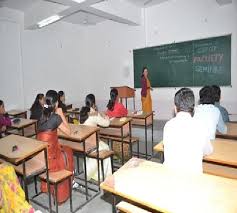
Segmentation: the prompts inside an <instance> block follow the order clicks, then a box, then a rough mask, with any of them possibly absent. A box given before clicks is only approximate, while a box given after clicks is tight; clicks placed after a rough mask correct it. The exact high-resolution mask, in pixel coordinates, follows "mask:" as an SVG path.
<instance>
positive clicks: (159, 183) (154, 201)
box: [101, 158, 237, 213]
mask: <svg viewBox="0 0 237 213" xmlns="http://www.w3.org/2000/svg"><path fill="white" fill-rule="evenodd" d="M101 188H102V189H103V190H105V191H107V192H109V193H111V194H112V195H113V212H115V204H116V197H120V198H122V199H123V200H125V201H127V202H130V203H132V204H134V205H136V206H138V207H141V208H143V209H146V210H147V211H149V212H153V213H154V212H173V213H179V212H183V213H189V212H192V213H195V212H208V213H235V212H237V202H236V201H235V199H234V198H235V196H237V181H236V180H232V179H228V178H223V177H217V176H213V175H207V174H200V175H192V174H189V173H183V172H182V173H181V172H180V173H178V172H177V171H173V170H169V169H168V168H166V167H165V166H164V165H162V164H159V163H155V162H151V161H147V160H144V159H138V158H132V159H131V160H129V161H128V162H127V163H126V164H125V165H124V166H123V167H121V168H120V169H119V170H117V171H116V172H115V173H114V174H113V175H111V176H109V177H107V178H106V180H105V181H104V182H103V183H102V184H101Z"/></svg>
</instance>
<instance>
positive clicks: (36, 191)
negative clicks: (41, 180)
mask: <svg viewBox="0 0 237 213" xmlns="http://www.w3.org/2000/svg"><path fill="white" fill-rule="evenodd" d="M34 184H35V194H36V195H38V188H37V177H36V176H34Z"/></svg>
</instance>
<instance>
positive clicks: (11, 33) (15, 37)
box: [0, 8, 24, 108]
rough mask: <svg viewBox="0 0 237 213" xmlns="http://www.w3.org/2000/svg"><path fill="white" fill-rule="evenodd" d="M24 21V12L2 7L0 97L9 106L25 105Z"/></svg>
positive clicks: (0, 10) (0, 21)
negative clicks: (22, 28) (22, 46)
mask: <svg viewBox="0 0 237 213" xmlns="http://www.w3.org/2000/svg"><path fill="white" fill-rule="evenodd" d="M22 22H23V14H22V13H20V12H16V11H14V12H13V11H12V10H9V9H7V8H0V74H1V76H0V99H2V100H4V101H5V105H6V107H7V108H23V107H24V87H23V76H22V60H21V57H22V52H21V24H22Z"/></svg>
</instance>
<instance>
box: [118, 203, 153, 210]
mask: <svg viewBox="0 0 237 213" xmlns="http://www.w3.org/2000/svg"><path fill="white" fill-rule="evenodd" d="M116 208H117V211H118V212H119V213H151V212H149V211H146V210H144V209H142V208H139V207H137V206H134V205H132V204H130V203H127V202H125V201H121V202H120V203H118V204H117V205H116Z"/></svg>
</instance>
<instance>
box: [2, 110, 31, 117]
mask: <svg viewBox="0 0 237 213" xmlns="http://www.w3.org/2000/svg"><path fill="white" fill-rule="evenodd" d="M7 113H8V115H9V116H10V117H12V118H19V117H22V118H27V111H26V110H17V109H13V110H9V111H7Z"/></svg>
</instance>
